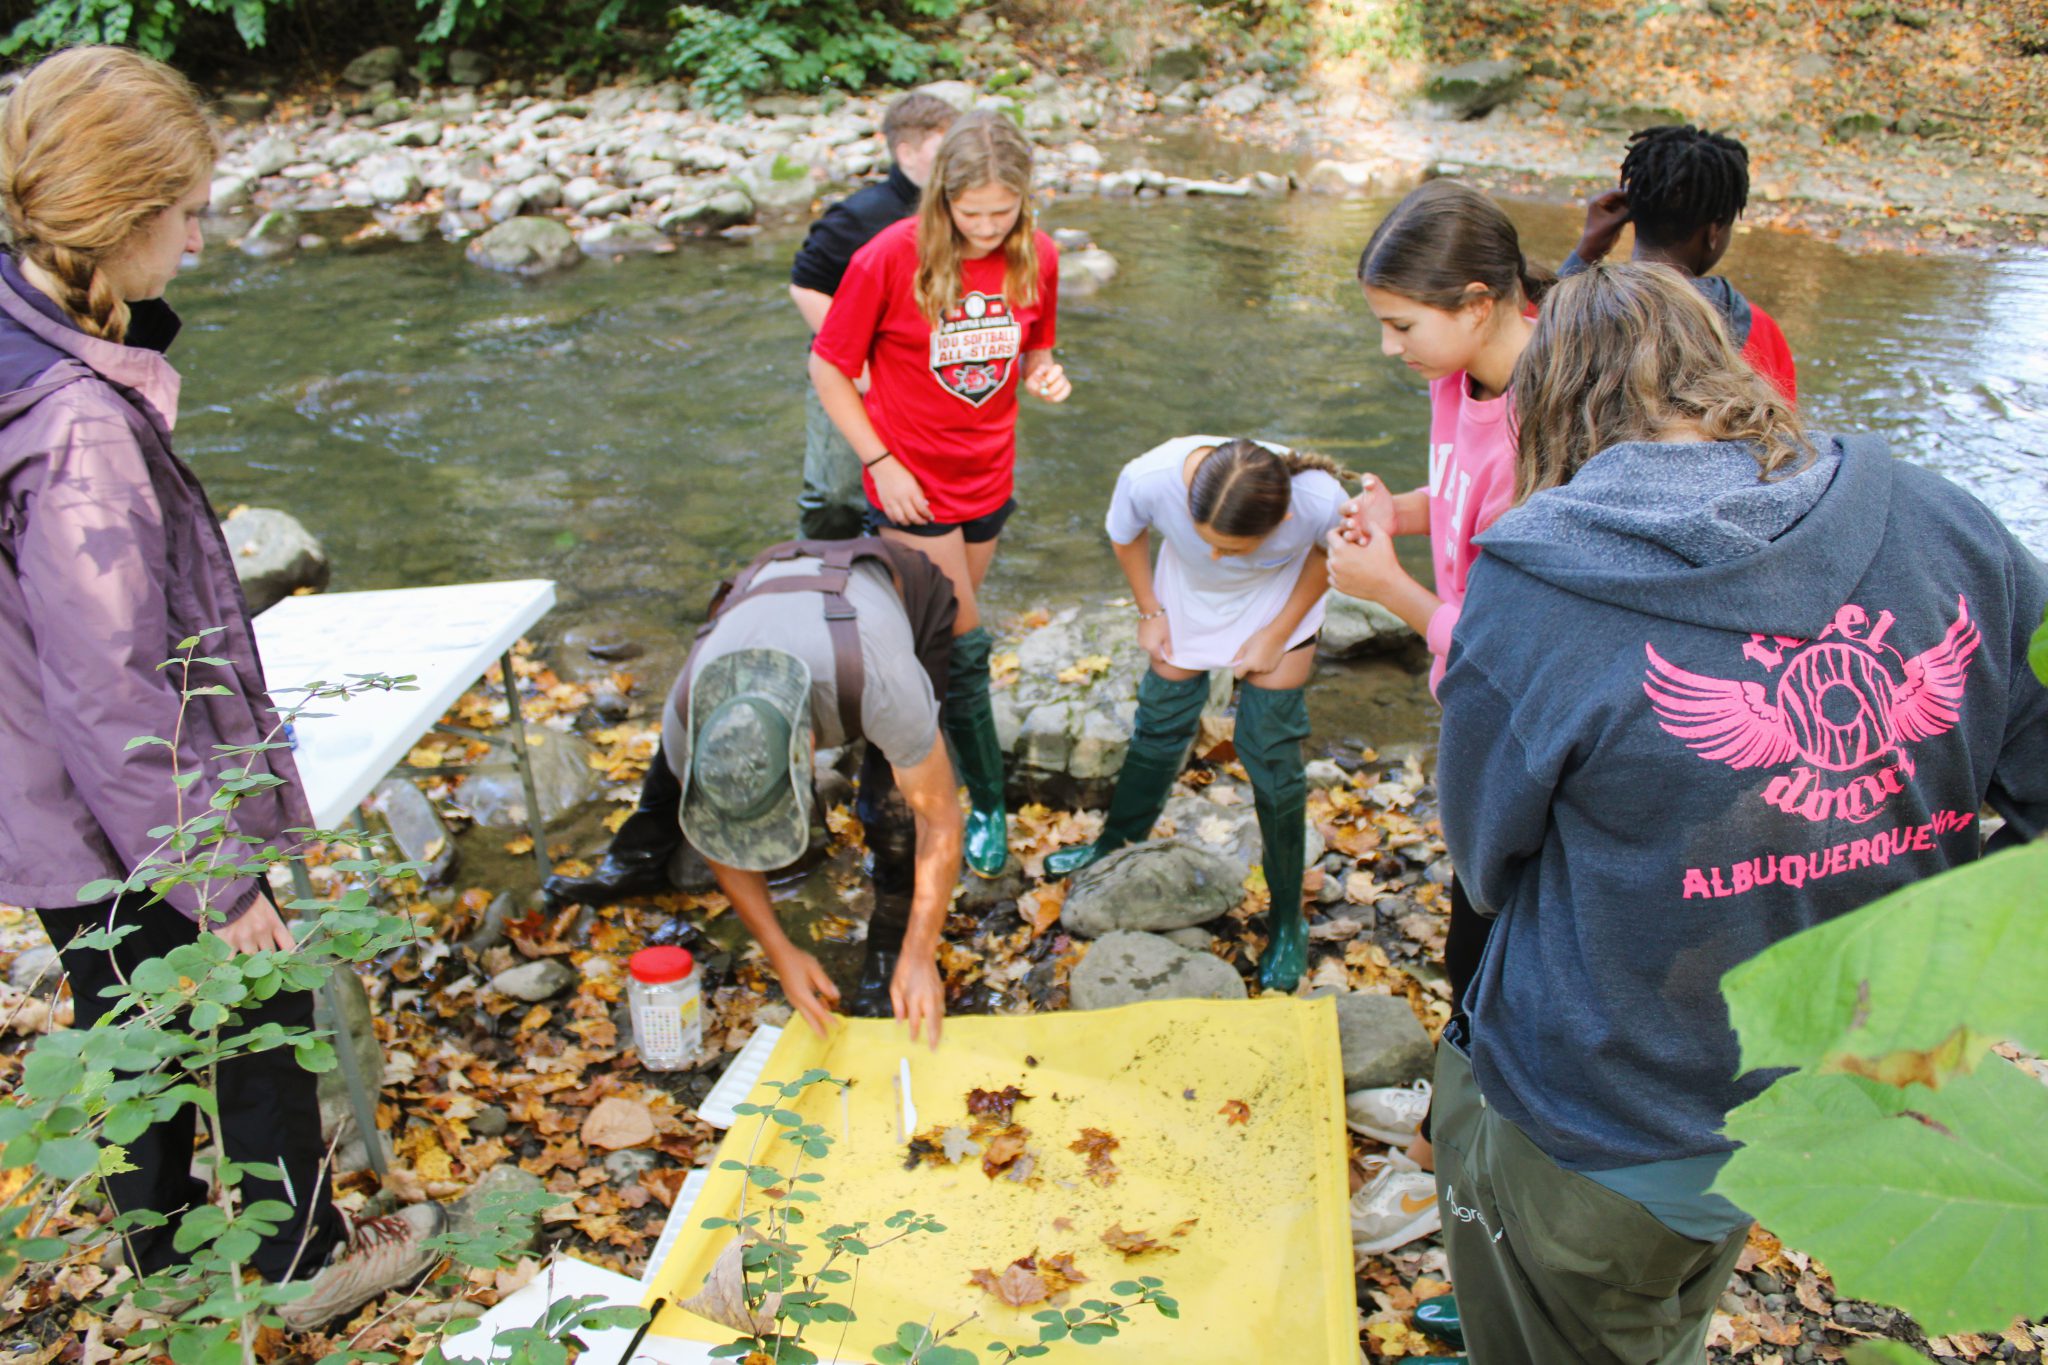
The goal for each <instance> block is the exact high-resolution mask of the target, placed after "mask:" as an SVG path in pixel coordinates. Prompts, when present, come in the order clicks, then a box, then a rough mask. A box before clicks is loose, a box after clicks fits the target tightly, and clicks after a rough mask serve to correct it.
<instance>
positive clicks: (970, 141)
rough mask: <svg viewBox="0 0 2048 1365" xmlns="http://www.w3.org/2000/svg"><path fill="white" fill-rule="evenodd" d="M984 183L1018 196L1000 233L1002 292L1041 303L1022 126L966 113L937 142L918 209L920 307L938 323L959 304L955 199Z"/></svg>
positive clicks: (1017, 301) (989, 114)
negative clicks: (1013, 216) (1013, 214)
mask: <svg viewBox="0 0 2048 1365" xmlns="http://www.w3.org/2000/svg"><path fill="white" fill-rule="evenodd" d="M983 185H1001V186H1002V187H1003V188H1004V189H1006V190H1009V191H1011V192H1012V193H1014V194H1015V195H1016V196H1017V198H1018V200H1019V201H1020V207H1019V208H1018V211H1017V221H1016V223H1015V224H1014V225H1013V226H1012V227H1011V228H1010V235H1009V236H1008V237H1005V238H1004V239H1003V293H1004V294H1005V295H1007V296H1008V298H1009V300H1010V306H1011V307H1012V308H1022V307H1028V306H1030V305H1031V304H1033V303H1036V302H1037V301H1038V240H1037V234H1036V232H1035V230H1034V225H1033V219H1032V214H1031V144H1030V143H1028V142H1026V141H1025V140H1024V134H1022V133H1020V132H1018V131H1017V125H1016V124H1014V123H1012V122H1010V120H1009V119H1007V118H1005V117H1003V116H1002V115H1001V114H998V113H995V112H993V111H991V110H986V109H981V110H976V111H975V112H973V113H970V114H963V115H962V116H961V117H960V119H959V121H958V122H956V123H955V124H954V125H953V126H952V128H951V129H950V130H948V132H947V133H946V137H945V140H944V141H943V142H941V143H939V152H938V156H937V158H936V159H934V160H933V162H932V173H931V178H930V179H929V180H928V181H926V182H925V187H924V198H923V199H922V200H921V201H920V202H919V204H918V210H917V306H918V309H919V311H921V312H922V313H923V314H924V316H925V320H926V321H927V322H929V323H931V324H932V326H934V327H936V326H938V325H939V320H940V319H941V318H943V317H945V315H946V314H947V312H949V311H950V310H951V309H952V308H953V306H954V305H955V304H957V303H959V302H960V262H961V256H960V236H959V234H958V233H957V232H956V231H955V230H954V228H953V200H954V199H955V198H956V197H958V196H959V195H963V194H965V193H967V192H968V191H969V190H975V189H980V188H981V187H982V186H983Z"/></svg>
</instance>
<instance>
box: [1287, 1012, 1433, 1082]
mask: <svg viewBox="0 0 2048 1365" xmlns="http://www.w3.org/2000/svg"><path fill="white" fill-rule="evenodd" d="M1312 994H1318V995H1319V994H1322V992H1320V991H1317V992H1312ZM1337 1047H1338V1050H1339V1051H1340V1052H1341V1053H1342V1054H1343V1059H1344V1089H1345V1090H1346V1091H1352V1090H1364V1089H1368V1088H1370V1087H1374V1086H1382V1085H1407V1084H1409V1083H1410V1082H1412V1081H1417V1080H1420V1079H1422V1078H1423V1077H1425V1076H1427V1075H1429V1073H1430V1070H1431V1068H1432V1067H1433V1066H1434V1065H1435V1061H1436V1044H1434V1043H1432V1042H1430V1040H1429V1034H1428V1032H1427V1031H1426V1030H1424V1029H1423V1027H1422V1024H1421V1022H1420V1021H1419V1020H1417V1019H1416V1017H1415V1011H1414V1010H1412V1009H1410V1008H1409V1007H1408V1000H1407V998H1406V997H1405V996H1399V995H1369V994H1366V993H1364V992H1361V991H1353V992H1351V993H1350V994H1348V995H1339V996H1338V997H1337Z"/></svg>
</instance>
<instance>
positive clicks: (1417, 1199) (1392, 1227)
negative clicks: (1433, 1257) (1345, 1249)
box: [1351, 1152, 1444, 1265]
mask: <svg viewBox="0 0 2048 1365" xmlns="http://www.w3.org/2000/svg"><path fill="white" fill-rule="evenodd" d="M1365 1166H1366V1170H1367V1171H1368V1173H1369V1175H1368V1178H1367V1180H1366V1182H1365V1185H1364V1186H1363V1187H1362V1188H1361V1189H1360V1190H1359V1191H1358V1193H1357V1194H1354V1195H1352V1196H1351V1253H1352V1259H1353V1263H1354V1265H1358V1264H1363V1263H1364V1261H1365V1258H1366V1257H1368V1256H1377V1255H1379V1254H1380V1253H1381V1252H1383V1251H1392V1250H1393V1249H1394V1248H1395V1247H1402V1246H1406V1245H1408V1243H1410V1242H1412V1241H1414V1240H1415V1239H1416V1238H1418V1237H1427V1236H1429V1235H1430V1234H1431V1233H1433V1232H1439V1231H1441V1230H1442V1229H1443V1225H1444V1222H1443V1215H1442V1214H1440V1213H1439V1212H1438V1211H1437V1206H1436V1177H1435V1176H1433V1175H1430V1174H1429V1173H1428V1172H1426V1171H1424V1170H1423V1169H1422V1168H1421V1167H1419V1166H1417V1165H1416V1164H1415V1163H1414V1162H1412V1161H1410V1160H1409V1159H1408V1158H1407V1157H1405V1156H1402V1155H1401V1154H1400V1153H1398V1152H1389V1153H1388V1154H1387V1155H1385V1156H1375V1157H1367V1158H1366V1159H1365ZM1375 1168H1377V1169H1375Z"/></svg>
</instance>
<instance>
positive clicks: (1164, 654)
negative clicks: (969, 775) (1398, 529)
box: [1046, 436, 1345, 991]
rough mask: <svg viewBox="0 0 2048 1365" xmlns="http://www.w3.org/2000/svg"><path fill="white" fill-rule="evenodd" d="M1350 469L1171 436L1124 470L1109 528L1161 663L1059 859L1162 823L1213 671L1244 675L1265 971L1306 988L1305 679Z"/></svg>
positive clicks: (1068, 863) (1141, 632)
mask: <svg viewBox="0 0 2048 1365" xmlns="http://www.w3.org/2000/svg"><path fill="white" fill-rule="evenodd" d="M1343 474H1344V471H1343V470H1341V469H1339V468H1337V466H1335V465H1333V464H1331V463H1330V462H1329V461H1328V460H1326V459H1324V458H1323V457H1322V456H1320V455H1308V454H1301V453H1298V452H1295V451H1290V450H1287V449H1286V448H1285V447H1282V446H1276V445H1268V444H1265V443H1263V442H1259V441H1246V440H1234V441H1233V440H1219V439H1218V438H1216V437H1213V436H1184V437H1182V438H1180V439H1179V440H1174V441H1168V442H1167V443H1166V444H1164V445H1162V446H1159V447H1157V448H1156V449H1153V450H1149V451H1147V452H1146V453H1145V454H1143V455H1140V456H1139V457H1138V458H1137V459H1135V460H1132V461H1131V462H1130V463H1129V464H1127V465H1125V466H1124V469H1123V472H1122V473H1121V474H1120V475H1118V476H1117V481H1116V494H1115V496H1114V497H1113V498H1112V499H1111V501H1110V505H1109V517H1108V522H1107V525H1108V530H1109V538H1110V540H1111V541H1112V542H1113V543H1114V544H1115V546H1116V557H1117V562H1118V563H1119V564H1120V565H1122V567H1123V571H1124V577H1125V578H1127V579H1129V580H1130V584H1131V595H1132V596H1133V597H1134V598H1135V599H1136V600H1137V604H1138V643H1139V644H1141V645H1143V646H1144V647H1145V652H1146V653H1147V654H1149V655H1151V656H1152V667H1151V668H1150V669H1149V670H1148V671H1147V672H1146V674H1145V676H1144V678H1143V679H1142V680H1140V682H1139V684H1138V718H1137V723H1136V725H1135V726H1134V727H1133V730H1132V734H1131V747H1130V752H1129V753H1128V754H1127V755H1126V756H1125V758H1124V765H1123V769H1122V770H1121V771H1120V772H1119V773H1118V774H1117V784H1116V794H1115V796H1114V797H1113V798H1111V801H1110V806H1109V814H1108V816H1107V818H1106V819H1105V820H1104V821H1103V826H1102V834H1101V837H1099V838H1098V839H1096V841H1095V842H1094V843H1092V844H1087V845H1083V846H1081V847H1079V848H1070V849H1061V850H1060V851H1059V852H1057V853H1054V854H1052V855H1051V856H1050V857H1048V858H1047V859H1046V869H1047V870H1048V871H1050V872H1052V873H1053V874H1055V875H1059V876H1064V875H1065V874H1067V873H1069V872H1074V871H1077V870H1079V869H1080V868H1083V867H1086V866H1087V865H1088V864H1089V863H1091V862H1094V861H1095V860H1096V859H1097V858H1099V857H1101V856H1102V855H1103V854H1105V853H1108V852H1110V851H1112V850H1113V849H1118V848H1121V847H1123V846H1124V845H1126V844H1130V843H1136V842H1137V841H1139V840H1142V839H1144V838H1146V837H1148V836H1149V835H1150V834H1151V832H1152V826H1153V824H1154V823H1155V822H1157V821H1158V819H1159V812H1160V811H1161V810H1162V809H1164V808H1165V805H1166V797H1167V793H1168V792H1169V791H1170V790H1171V789H1172V787H1173V784H1174V781H1175V779H1177V778H1178V777H1179V776H1180V770H1181V765H1182V764H1184V763H1185V762H1186V761H1187V756H1188V749H1189V746H1191V745H1192V744H1193V743H1194V739H1195V732H1196V730H1197V729H1198V728H1199V726H1200V723H1201V717H1202V706H1203V703H1205V702H1206V701H1207V700H1208V696H1209V678H1208V670H1210V669H1214V668H1227V669H1229V670H1231V672H1232V673H1234V674H1235V675H1236V676H1237V677H1238V678H1240V679H1242V680H1243V681H1244V682H1245V684H1246V686H1245V687H1244V688H1243V690H1242V691H1240V692H1239V693H1238V703H1237V736H1236V748H1237V756H1238V758H1239V759H1240V760H1241V761H1242V762H1243V763H1244V767H1245V772H1246V774H1247V775H1249V776H1250V778H1251V781H1252V795H1253V801H1254V804H1255V808H1256V810H1257V812H1258V818H1259V837H1260V839H1261V841H1262V842H1263V843H1264V845H1265V847H1266V848H1267V849H1268V850H1272V851H1276V852H1273V853H1272V854H1271V856H1268V857H1267V858H1266V860H1265V862H1266V886H1267V888H1268V889H1269V890H1270V891H1271V892H1272V913H1271V917H1270V919H1269V921H1268V928H1269V930H1270V933H1271V938H1272V941H1271V943H1270V944H1269V945H1268V946H1267V948H1266V952H1265V955H1264V956H1263V957H1262V958H1261V959H1260V960H1259V982H1260V984H1261V985H1262V986H1263V987H1265V989H1267V990H1278V991H1291V990H1293V989H1294V986H1295V983H1296V982H1297V981H1298V980H1300V978H1301V973H1302V969H1303V968H1304V966H1305V965H1306V963H1307V957H1308V935H1307V930H1306V927H1305V926H1304V925H1303V923H1302V918H1301V874H1302V867H1303V858H1302V851H1303V845H1304V841H1305V838H1306V833H1307V831H1306V818H1307V817H1306V808H1307V800H1308V782H1307V779H1306V777H1305V775H1304V772H1303V763H1302V752H1301V742H1302V741H1303V740H1304V739H1306V738H1308V706H1307V704H1306V702H1305V701H1304V700H1303V697H1302V688H1303V686H1304V685H1305V684H1306V683H1307V682H1308V676H1309V672H1310V670H1311V668H1312V667H1313V666H1314V663H1315V637H1316V632H1317V631H1318V630H1319V629H1320V628H1321V626H1322V623H1323V597H1324V594H1325V593H1326V592H1327V590H1328V586H1327V571H1326V569H1325V566H1324V554H1325V551H1324V537H1325V536H1327V535H1328V534H1329V533H1330V532H1331V531H1333V530H1335V529H1336V528H1337V526H1338V525H1339V523H1340V522H1341V521H1342V516H1343V513H1342V508H1343V505H1344V498H1345V493H1344V485H1343V484H1342V483H1341V482H1339V479H1340V478H1341V477H1342V476H1343ZM1155 534H1156V535H1157V536H1158V537H1159V540H1160V546H1159V559H1158V563H1157V564H1156V565H1155V564H1154V563H1153V559H1152V553H1151V541H1152V537H1153V536H1154V535H1155Z"/></svg>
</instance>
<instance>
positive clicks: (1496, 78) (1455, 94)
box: [1422, 61, 1523, 119]
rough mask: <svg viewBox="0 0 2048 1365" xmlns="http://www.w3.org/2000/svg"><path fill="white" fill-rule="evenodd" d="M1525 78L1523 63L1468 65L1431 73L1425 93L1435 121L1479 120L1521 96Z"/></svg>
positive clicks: (1424, 83)
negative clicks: (1492, 110)
mask: <svg viewBox="0 0 2048 1365" xmlns="http://www.w3.org/2000/svg"><path fill="white" fill-rule="evenodd" d="M1522 76H1523V72H1522V64H1521V63H1520V62H1511V61H1492V62H1486V61H1480V62H1464V63H1462V64H1460V65H1458V66H1445V67H1438V68H1437V69H1436V70H1434V71H1432V72H1430V73H1429V76H1428V78H1427V79H1426V80H1425V81H1424V82H1423V84H1422V94H1423V98H1424V100H1425V101H1427V108H1428V112H1429V114H1430V116H1431V117H1432V118H1440V119H1468V118H1478V117H1479V116H1480V115H1481V114H1484V113H1486V112H1487V111H1488V110H1490V109H1494V108H1496V107H1498V106H1500V105H1503V104H1506V103H1507V102H1508V101H1509V100H1511V99H1513V98H1514V97H1515V96H1517V95H1519V94H1521V93H1522Z"/></svg>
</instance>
